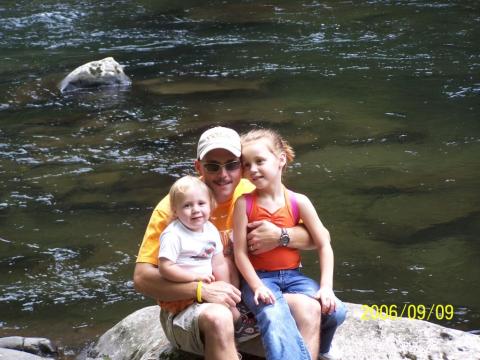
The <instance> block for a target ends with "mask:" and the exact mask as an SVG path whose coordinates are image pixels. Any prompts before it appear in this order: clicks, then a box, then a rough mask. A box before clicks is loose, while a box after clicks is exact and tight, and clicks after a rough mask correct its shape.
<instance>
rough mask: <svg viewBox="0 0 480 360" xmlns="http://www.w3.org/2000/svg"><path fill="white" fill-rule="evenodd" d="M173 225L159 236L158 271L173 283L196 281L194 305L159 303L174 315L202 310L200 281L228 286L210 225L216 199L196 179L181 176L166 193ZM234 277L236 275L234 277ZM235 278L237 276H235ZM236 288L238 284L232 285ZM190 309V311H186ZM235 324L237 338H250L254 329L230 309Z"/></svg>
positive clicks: (220, 251)
mask: <svg viewBox="0 0 480 360" xmlns="http://www.w3.org/2000/svg"><path fill="white" fill-rule="evenodd" d="M169 200H170V207H171V211H172V215H173V216H172V218H173V220H172V222H171V223H170V224H169V225H168V226H167V227H166V228H165V230H164V231H163V232H162V234H161V235H160V249H159V254H158V257H159V262H158V269H159V271H160V274H161V275H162V276H163V277H164V278H165V279H167V280H170V281H174V282H192V281H198V282H199V285H198V288H197V294H196V295H197V299H196V300H197V303H195V302H194V301H193V300H187V301H168V302H162V303H161V304H160V305H161V308H162V311H168V312H170V313H173V314H177V313H180V312H181V311H189V310H191V311H201V309H197V308H201V306H203V305H207V306H208V304H204V303H202V296H201V287H202V282H206V283H210V282H212V281H217V280H223V281H226V282H229V283H231V282H232V279H235V277H233V276H231V274H230V270H229V266H228V264H227V260H226V259H225V257H224V255H223V246H222V242H221V240H220V234H219V232H218V230H217V228H216V227H215V226H214V225H213V224H212V223H211V222H210V221H208V219H209V218H210V212H211V210H213V208H214V206H215V199H214V197H213V195H212V193H211V192H210V190H209V189H208V187H207V185H205V183H204V182H203V181H201V180H200V179H199V178H196V177H193V176H184V177H182V178H180V179H179V180H177V181H176V182H175V183H174V184H173V185H172V187H171V188H170V192H169ZM235 275H236V274H235ZM237 278H238V276H237ZM233 285H235V286H236V287H239V284H238V283H233ZM189 307H191V308H190V309H188V308H189ZM230 310H231V311H232V315H233V320H234V322H236V335H238V336H240V337H243V338H244V339H245V338H248V337H253V336H254V332H255V329H254V327H253V325H252V324H251V321H247V320H248V319H243V317H242V318H241V317H240V313H239V311H238V310H237V308H236V307H232V308H231V309H230ZM239 319H241V321H238V320H239Z"/></svg>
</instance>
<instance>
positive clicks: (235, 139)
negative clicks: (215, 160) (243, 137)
mask: <svg viewBox="0 0 480 360" xmlns="http://www.w3.org/2000/svg"><path fill="white" fill-rule="evenodd" d="M213 149H225V150H228V151H230V152H231V153H232V154H233V155H235V156H237V157H240V155H241V153H242V150H241V145H240V135H238V133H237V132H236V131H235V130H233V129H229V128H226V127H223V126H217V127H214V128H211V129H208V130H207V131H205V132H204V133H203V134H202V135H201V136H200V140H198V147H197V159H199V160H202V159H203V157H204V156H205V155H206V154H207V153H208V152H209V151H210V150H213Z"/></svg>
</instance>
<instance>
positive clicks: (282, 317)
mask: <svg viewBox="0 0 480 360" xmlns="http://www.w3.org/2000/svg"><path fill="white" fill-rule="evenodd" d="M257 274H258V276H259V277H260V279H261V280H262V281H263V283H264V284H265V286H267V287H268V288H269V289H270V290H271V291H272V292H273V294H274V295H275V299H276V301H275V304H273V305H266V304H264V303H262V302H261V301H260V303H259V305H258V306H257V305H255V301H254V299H253V298H254V293H253V292H252V290H251V289H250V287H249V286H248V284H247V283H246V282H244V281H243V282H242V297H243V301H244V302H245V305H247V307H248V308H249V309H250V310H251V311H252V312H253V313H254V314H255V317H256V319H257V325H258V328H259V329H260V333H261V335H262V342H263V347H264V349H265V357H266V358H267V359H272V360H277V359H292V360H293V359H298V360H306V359H310V354H309V352H308V349H307V346H306V345H305V342H304V341H303V338H302V336H301V334H300V332H299V331H298V328H297V324H296V323H295V319H294V318H293V316H292V314H291V313H290V309H289V307H288V304H287V301H286V300H285V298H284V297H283V293H290V294H304V295H307V296H311V297H313V296H314V295H315V293H316V292H317V291H318V289H319V288H320V287H319V285H318V283H316V282H315V281H313V280H312V279H310V278H308V277H306V276H305V275H303V274H302V273H301V272H300V271H299V270H298V269H295V270H278V271H258V272H257ZM336 301H337V310H336V311H335V312H334V313H333V314H331V315H323V316H322V325H321V334H320V352H321V353H326V352H328V351H329V350H330V345H331V343H332V339H333V335H334V334H335V331H336V329H337V327H338V326H339V325H340V324H341V323H342V322H343V321H344V320H345V316H346V307H345V305H344V304H343V303H341V302H340V300H338V299H336Z"/></svg>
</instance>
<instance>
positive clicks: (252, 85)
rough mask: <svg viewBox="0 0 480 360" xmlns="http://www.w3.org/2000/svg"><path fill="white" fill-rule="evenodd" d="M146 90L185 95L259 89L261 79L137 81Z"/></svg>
mask: <svg viewBox="0 0 480 360" xmlns="http://www.w3.org/2000/svg"><path fill="white" fill-rule="evenodd" d="M138 85H140V86H141V87H144V88H145V89H146V90H147V91H148V92H151V93H153V94H157V95H187V94H194V93H206V92H222V91H259V90H260V89H261V86H262V81H259V80H238V79H215V80H210V79H197V80H178V81H172V82H167V81H165V80H164V79H150V80H144V81H141V82H139V83H138Z"/></svg>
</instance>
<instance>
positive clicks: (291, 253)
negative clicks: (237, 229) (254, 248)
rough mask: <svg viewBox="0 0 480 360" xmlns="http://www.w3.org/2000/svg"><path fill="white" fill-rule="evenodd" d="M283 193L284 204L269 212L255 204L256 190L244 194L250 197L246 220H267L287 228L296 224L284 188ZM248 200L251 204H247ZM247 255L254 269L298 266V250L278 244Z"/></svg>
mask: <svg viewBox="0 0 480 360" xmlns="http://www.w3.org/2000/svg"><path fill="white" fill-rule="evenodd" d="M284 195H285V206H284V207H282V208H280V209H278V210H276V211H275V212H273V213H270V212H269V211H268V210H267V209H265V208H263V207H261V206H259V205H258V204H257V193H256V191H253V192H251V193H250V194H247V195H245V196H250V197H251V199H247V216H248V222H252V221H257V220H268V221H270V222H271V223H273V224H275V225H277V226H279V227H287V228H288V227H293V226H295V225H297V223H298V219H297V218H296V217H297V216H294V213H293V212H292V205H291V202H290V195H289V191H287V190H286V189H285V190H284ZM250 201H251V206H250V204H249V203H250ZM297 211H298V210H297ZM248 257H249V259H250V262H251V263H252V265H253V268H254V269H255V270H267V271H276V270H288V269H296V268H298V267H299V266H300V252H299V251H298V250H297V249H291V248H288V247H282V246H279V247H276V248H275V249H273V250H270V251H267V252H265V253H262V254H259V255H253V254H249V255H248Z"/></svg>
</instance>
